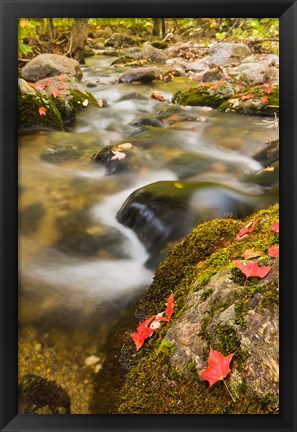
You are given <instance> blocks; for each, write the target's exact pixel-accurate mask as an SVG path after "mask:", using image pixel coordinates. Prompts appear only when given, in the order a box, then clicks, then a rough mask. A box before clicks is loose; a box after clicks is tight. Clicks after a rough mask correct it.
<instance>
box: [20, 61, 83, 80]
mask: <svg viewBox="0 0 297 432" xmlns="http://www.w3.org/2000/svg"><path fill="white" fill-rule="evenodd" d="M61 74H69V75H73V76H74V77H76V78H77V79H81V78H82V71H81V69H80V66H79V62H78V61H77V60H74V59H70V58H68V57H66V56H63V55H58V54H40V55H38V56H37V57H35V58H34V59H33V60H31V61H29V63H27V64H26V66H25V67H24V68H23V70H22V77H23V78H24V79H25V80H26V81H31V82H35V81H38V80H41V79H43V78H48V77H53V76H55V75H61Z"/></svg>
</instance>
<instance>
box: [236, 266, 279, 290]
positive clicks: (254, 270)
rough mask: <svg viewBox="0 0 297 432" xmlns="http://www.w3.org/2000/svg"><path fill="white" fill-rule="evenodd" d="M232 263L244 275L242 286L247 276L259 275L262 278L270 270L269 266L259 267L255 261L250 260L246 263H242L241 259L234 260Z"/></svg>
mask: <svg viewBox="0 0 297 432" xmlns="http://www.w3.org/2000/svg"><path fill="white" fill-rule="evenodd" d="M234 264H235V266H236V267H237V268H238V269H239V270H241V271H242V273H243V274H244V275H245V276H246V280H245V283H244V286H246V283H247V280H248V278H249V277H259V278H261V279H263V278H264V277H265V276H267V275H268V273H269V272H270V270H271V267H270V266H262V267H259V266H258V263H257V261H250V262H249V263H248V264H244V263H243V262H241V261H234Z"/></svg>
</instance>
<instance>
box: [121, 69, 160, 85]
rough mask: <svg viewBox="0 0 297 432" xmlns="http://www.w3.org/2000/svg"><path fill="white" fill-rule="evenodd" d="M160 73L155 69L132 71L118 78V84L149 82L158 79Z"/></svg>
mask: <svg viewBox="0 0 297 432" xmlns="http://www.w3.org/2000/svg"><path fill="white" fill-rule="evenodd" d="M160 74H161V71H160V70H159V69H157V68H156V67H143V68H137V69H132V70H131V71H129V72H126V73H124V74H123V75H122V76H121V77H120V78H119V82H120V83H131V82H138V81H139V82H143V83H147V82H151V81H153V80H155V79H158V78H159V76H160Z"/></svg>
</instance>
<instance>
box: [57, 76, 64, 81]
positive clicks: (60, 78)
mask: <svg viewBox="0 0 297 432" xmlns="http://www.w3.org/2000/svg"><path fill="white" fill-rule="evenodd" d="M57 79H58V80H59V81H61V82H66V80H65V78H64V77H62V76H58V77H57Z"/></svg>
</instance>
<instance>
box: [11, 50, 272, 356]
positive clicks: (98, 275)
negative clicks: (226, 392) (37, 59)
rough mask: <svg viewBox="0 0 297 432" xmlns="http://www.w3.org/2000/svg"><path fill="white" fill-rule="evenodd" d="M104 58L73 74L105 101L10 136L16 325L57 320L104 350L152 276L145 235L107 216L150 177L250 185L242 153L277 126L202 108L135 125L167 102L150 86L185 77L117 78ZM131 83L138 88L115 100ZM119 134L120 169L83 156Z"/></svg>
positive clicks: (246, 155) (248, 188)
mask: <svg viewBox="0 0 297 432" xmlns="http://www.w3.org/2000/svg"><path fill="white" fill-rule="evenodd" d="M113 60H114V58H112V57H108V56H100V57H99V56H96V57H92V58H90V59H88V60H87V64H86V66H84V70H83V73H84V78H83V82H85V83H88V82H89V81H92V82H95V83H96V87H92V88H90V89H89V90H90V91H91V92H92V93H93V94H94V96H95V97H96V98H97V99H104V100H106V101H107V102H108V106H107V107H106V108H95V107H88V109H86V110H84V111H82V112H81V113H80V114H79V115H78V117H77V119H76V120H75V121H74V122H73V123H72V124H69V125H68V126H67V132H57V131H32V132H27V133H26V134H23V135H22V136H20V138H19V191H20V199H19V214H20V230H19V268H20V324H21V326H25V325H30V324H32V323H33V324H34V323H35V324H37V325H38V328H39V329H40V333H42V331H49V330H50V329H51V328H60V329H63V331H64V330H65V329H66V330H67V331H68V332H69V335H72V336H69V338H70V339H71V338H72V339H71V343H72V344H76V345H79V344H80V343H82V339H83V338H85V332H84V331H82V330H86V329H87V333H88V334H92V335H93V338H94V337H95V338H96V346H97V348H96V349H97V350H99V351H100V352H102V353H103V356H104V353H106V350H108V345H107V344H106V340H107V337H108V335H109V334H110V332H111V331H112V328H113V326H114V325H115V324H116V322H117V321H118V320H119V319H120V317H121V315H122V313H123V311H125V308H127V307H128V306H129V305H130V304H131V303H132V302H133V301H135V299H137V297H138V296H139V295H140V294H141V292H143V290H144V289H145V288H146V287H147V286H148V285H149V284H150V282H151V280H152V278H153V271H152V270H150V269H147V268H146V266H145V265H144V264H145V262H146V261H147V260H148V258H149V255H148V252H147V250H146V249H145V247H144V245H143V244H142V243H141V242H140V240H139V238H138V237H137V235H136V234H135V233H134V232H133V230H131V229H130V228H127V227H125V226H124V225H123V224H121V223H119V222H118V221H117V219H116V215H117V212H118V211H119V209H120V208H121V206H122V204H123V203H124V201H125V200H126V198H127V197H128V196H129V195H130V194H131V193H132V192H133V191H135V190H136V189H138V188H140V187H142V186H145V185H148V184H151V183H154V182H158V181H161V180H166V181H168V180H173V181H181V180H190V181H204V182H205V181H207V182H215V183H216V184H220V185H227V186H230V187H232V188H235V189H236V190H238V191H242V190H245V192H247V193H250V194H259V193H260V191H259V189H258V188H257V187H256V186H255V185H251V184H248V183H246V182H245V181H244V180H243V179H244V178H247V177H248V176H249V175H251V174H252V173H255V172H257V171H259V170H261V165H260V164H259V163H258V162H257V161H256V160H255V159H253V158H252V156H253V155H254V154H255V153H256V152H257V151H259V150H261V149H263V148H264V147H265V142H267V141H270V140H273V139H276V138H277V135H278V131H276V130H273V129H267V128H266V127H265V125H264V123H263V122H262V120H261V119H260V118H257V117H250V116H241V115H236V114H230V113H219V112H217V111H215V110H211V109H207V108H201V107H192V108H185V109H183V110H182V112H181V113H173V114H172V115H171V116H170V117H168V118H165V119H164V121H163V122H162V123H160V125H159V126H160V127H156V125H154V126H152V125H148V126H145V127H142V128H141V127H139V124H137V121H138V120H140V119H143V118H146V119H147V118H148V119H150V120H152V119H155V120H156V118H157V116H158V113H160V111H164V110H166V109H167V108H168V106H167V105H165V104H164V103H162V102H158V101H156V100H153V99H151V98H150V94H151V92H152V91H153V90H158V91H160V92H162V94H163V95H164V96H165V97H167V98H168V99H169V98H170V97H171V95H172V94H173V93H174V92H175V91H177V90H180V89H184V88H187V87H189V86H191V85H193V81H190V80H188V79H187V78H184V77H179V78H175V79H174V80H173V82H169V83H165V82H160V81H154V82H153V83H151V84H146V85H144V84H117V83H116V80H117V79H118V77H119V76H120V74H122V73H123V72H124V71H125V69H124V68H117V69H110V68H109V67H108V66H109V65H110V64H111V62H112V61H113ZM131 92H133V93H137V94H138V98H137V99H136V98H132V99H127V100H125V97H124V100H121V98H122V97H123V96H126V95H127V94H129V93H131ZM139 95H141V96H142V97H143V98H140V97H139ZM159 119H161V120H162V118H160V117H159ZM121 143H132V144H133V145H134V146H135V147H136V148H137V149H138V151H139V159H138V161H137V162H136V163H135V164H134V166H133V167H132V168H131V169H129V170H126V171H121V172H118V173H114V174H109V173H108V172H107V171H106V168H104V167H103V166H101V165H99V164H95V163H93V162H91V157H92V155H93V154H94V153H95V152H96V151H97V150H98V149H99V148H101V147H103V146H106V145H110V144H121ZM55 146H70V147H72V149H73V157H70V158H66V160H62V161H61V160H60V161H56V160H54V158H53V159H50V158H47V157H43V156H42V155H44V154H45V152H46V150H47V149H49V148H53V147H55ZM47 154H48V151H47ZM41 156H42V157H41ZM206 195H207V196H204V199H206V200H207V199H208V197H209V196H211V193H210V194H209V193H208V194H206ZM44 329H45V330H44ZM82 334H83V335H84V336H82ZM86 341H87V339H84V343H86ZM89 354H92V353H89Z"/></svg>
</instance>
